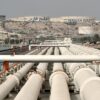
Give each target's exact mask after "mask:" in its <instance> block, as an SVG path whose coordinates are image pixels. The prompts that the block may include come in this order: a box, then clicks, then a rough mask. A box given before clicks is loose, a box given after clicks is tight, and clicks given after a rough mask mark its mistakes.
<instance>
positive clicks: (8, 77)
mask: <svg viewBox="0 0 100 100" xmlns="http://www.w3.org/2000/svg"><path fill="white" fill-rule="evenodd" d="M11 78H13V79H15V80H16V84H17V86H18V85H19V84H20V81H19V79H18V77H17V76H15V75H9V76H7V79H11Z"/></svg>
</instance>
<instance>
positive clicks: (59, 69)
mask: <svg viewBox="0 0 100 100" xmlns="http://www.w3.org/2000/svg"><path fill="white" fill-rule="evenodd" d="M54 53H55V55H58V54H59V51H58V49H57V48H55V52H54ZM49 81H50V86H51V95H50V100H70V95H69V89H68V85H67V82H68V76H67V74H65V73H64V72H63V66H62V64H61V63H54V64H53V74H52V75H51V76H50V79H49Z"/></svg>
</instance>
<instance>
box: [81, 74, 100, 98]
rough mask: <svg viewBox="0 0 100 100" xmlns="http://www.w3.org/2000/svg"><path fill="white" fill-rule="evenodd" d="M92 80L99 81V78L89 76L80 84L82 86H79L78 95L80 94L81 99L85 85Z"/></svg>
mask: <svg viewBox="0 0 100 100" xmlns="http://www.w3.org/2000/svg"><path fill="white" fill-rule="evenodd" d="M92 81H98V82H99V83H100V78H99V77H97V76H95V77H91V78H89V79H87V80H86V81H85V82H84V83H83V84H82V86H81V87H80V96H81V98H82V100H84V96H83V91H84V88H85V86H87V85H88V84H89V83H90V84H91V82H92Z"/></svg>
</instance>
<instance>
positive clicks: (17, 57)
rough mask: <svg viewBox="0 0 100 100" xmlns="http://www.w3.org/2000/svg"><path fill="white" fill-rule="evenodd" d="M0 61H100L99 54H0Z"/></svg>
mask: <svg viewBox="0 0 100 100" xmlns="http://www.w3.org/2000/svg"><path fill="white" fill-rule="evenodd" d="M0 61H10V62H33V61H34V62H92V61H97V62H99V61H100V56H99V55H66V56H65V55H56V56H54V55H44V56H43V55H15V56H10V55H0Z"/></svg>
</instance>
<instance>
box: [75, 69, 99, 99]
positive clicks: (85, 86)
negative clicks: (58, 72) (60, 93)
mask: <svg viewBox="0 0 100 100" xmlns="http://www.w3.org/2000/svg"><path fill="white" fill-rule="evenodd" d="M74 80H75V83H76V85H77V87H79V89H80V96H81V99H82V100H100V78H99V77H97V76H96V74H95V72H94V71H92V70H91V69H90V68H82V69H80V70H78V71H77V72H76V73H75V75H74Z"/></svg>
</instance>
